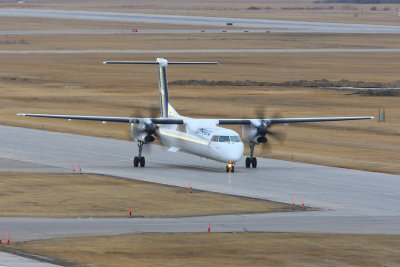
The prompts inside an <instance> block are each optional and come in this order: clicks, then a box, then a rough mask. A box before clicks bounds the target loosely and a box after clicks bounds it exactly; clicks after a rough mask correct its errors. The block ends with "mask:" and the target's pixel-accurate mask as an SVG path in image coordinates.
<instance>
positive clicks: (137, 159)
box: [133, 141, 146, 168]
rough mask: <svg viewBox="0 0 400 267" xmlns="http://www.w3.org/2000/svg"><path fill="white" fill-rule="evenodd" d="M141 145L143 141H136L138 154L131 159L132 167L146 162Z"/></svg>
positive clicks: (141, 165) (143, 164)
mask: <svg viewBox="0 0 400 267" xmlns="http://www.w3.org/2000/svg"><path fill="white" fill-rule="evenodd" d="M143 145H144V142H142V141H138V148H139V156H137V157H135V158H134V159H133V167H135V168H137V167H139V165H140V167H144V166H145V164H146V160H145V158H144V157H142V150H143Z"/></svg>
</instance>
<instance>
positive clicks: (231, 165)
mask: <svg viewBox="0 0 400 267" xmlns="http://www.w3.org/2000/svg"><path fill="white" fill-rule="evenodd" d="M229 171H230V172H235V166H234V165H233V163H232V162H228V164H226V172H229Z"/></svg>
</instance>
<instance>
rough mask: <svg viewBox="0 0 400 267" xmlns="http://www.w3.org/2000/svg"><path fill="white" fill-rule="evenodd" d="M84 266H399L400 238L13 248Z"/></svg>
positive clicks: (129, 238)
mask: <svg viewBox="0 0 400 267" xmlns="http://www.w3.org/2000/svg"><path fill="white" fill-rule="evenodd" d="M7 248H13V249H16V250H21V251H25V252H28V253H33V254H39V255H43V256H46V257H50V258H53V259H58V260H59V261H58V262H59V263H62V264H65V265H67V264H70V265H74V266H75V265H80V266H81V265H83V266H127V265H129V266H155V265H163V266H223V265H225V266H244V265H251V266H398V265H399V264H400V261H399V257H398V255H399V254H400V237H399V236H385V235H340V234H290V233H286V234H285V233H276V234H274V233H210V234H207V233H204V234H202V233H199V234H134V235H118V236H103V237H82V238H64V239H53V240H42V241H31V242H22V243H17V244H13V245H12V246H7Z"/></svg>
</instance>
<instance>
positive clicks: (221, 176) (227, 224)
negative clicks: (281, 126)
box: [0, 121, 400, 240]
mask: <svg viewBox="0 0 400 267" xmlns="http://www.w3.org/2000/svg"><path fill="white" fill-rule="evenodd" d="M66 123H68V122H67V121H66ZM70 123H73V121H72V122H70ZM101 127H102V125H101V124H99V130H101ZM127 127H128V126H127ZM0 146H1V150H0V158H2V159H3V161H8V162H11V163H14V164H16V166H15V171H21V170H20V167H19V165H20V164H21V163H22V162H26V164H27V166H33V165H36V164H37V165H38V166H42V168H43V166H48V167H49V168H51V169H52V170H55V169H59V170H60V171H61V170H62V171H61V172H65V171H67V172H68V171H69V172H72V164H73V163H74V164H75V165H76V164H78V163H80V164H81V167H82V170H83V172H86V173H98V174H106V175H111V176H115V177H124V178H131V179H138V180H144V181H149V182H156V183H161V184H168V185H175V186H181V187H187V186H188V181H189V179H190V182H191V185H192V186H193V187H194V188H195V189H201V190H207V191H213V192H220V193H226V194H233V195H240V196H247V197H255V198H261V199H268V200H274V201H279V202H285V203H290V202H291V198H292V196H293V197H294V200H295V203H297V204H299V202H300V198H303V200H304V202H305V205H306V206H312V207H314V208H318V209H320V211H310V212H291V213H277V214H257V215H256V214H254V215H232V216H211V217H192V218H168V219H146V218H135V219H129V218H120V219H90V218H81V219H31V218H1V219H0V228H1V229H12V231H13V232H14V236H15V238H16V240H30V239H42V238H51V237H66V236H82V235H103V234H117V233H119V234H122V233H141V232H202V231H206V229H207V223H208V222H209V221H211V222H212V224H213V230H214V231H221V232H233V231H268V232H322V233H376V234H378V233H379V234H382V233H384V234H400V205H398V203H399V202H400V195H399V194H398V192H399V191H400V175H392V174H384V173H374V172H365V171H358V170H350V169H342V168H333V167H326V166H319V165H312V164H304V163H298V162H289V161H281V160H273V159H263V158H259V161H258V167H257V168H256V169H246V168H244V162H243V160H242V161H241V162H239V164H238V165H237V167H236V168H235V173H226V172H225V165H224V164H220V163H216V162H214V161H210V160H206V159H200V158H199V157H196V156H191V155H188V154H184V153H180V152H175V153H173V152H168V151H166V149H165V148H163V147H160V146H155V145H154V146H152V149H151V153H150V154H147V155H145V156H146V167H145V168H133V167H132V161H131V159H132V158H133V156H134V155H136V154H137V146H136V145H134V144H133V143H132V142H128V141H121V140H114V139H106V138H97V137H90V136H82V135H73V134H65V133H56V132H49V131H41V130H32V129H25V128H18V127H8V126H0ZM0 162H1V161H0ZM17 163H18V164H17ZM3 165H4V164H0V166H3ZM53 168H54V169H53ZM1 170H3V168H1ZM7 170H8V171H10V170H12V166H8V169H7ZM25 170H27V169H25ZM82 177H83V178H82V179H84V176H82Z"/></svg>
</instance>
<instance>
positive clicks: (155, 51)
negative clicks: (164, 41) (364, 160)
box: [0, 48, 400, 54]
mask: <svg viewBox="0 0 400 267" xmlns="http://www.w3.org/2000/svg"><path fill="white" fill-rule="evenodd" d="M387 52H392V53H393V52H395V53H398V52H400V49H385V48H381V49H379V48H372V49H358V48H354V49H343V48H321V49H178V50H174V49H169V50H168V49H153V50H148V49H129V50H117V49H93V50H0V54H89V53H101V54H110V53H121V54H122V53H123V54H171V53H387Z"/></svg>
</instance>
